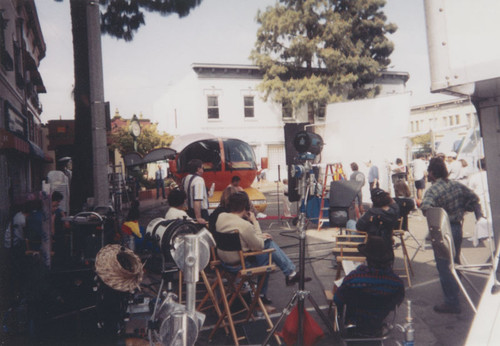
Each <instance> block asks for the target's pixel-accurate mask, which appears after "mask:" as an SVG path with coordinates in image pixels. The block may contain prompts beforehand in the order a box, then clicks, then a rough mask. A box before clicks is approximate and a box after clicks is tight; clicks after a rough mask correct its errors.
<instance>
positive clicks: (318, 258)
mask: <svg viewBox="0 0 500 346" xmlns="http://www.w3.org/2000/svg"><path fill="white" fill-rule="evenodd" d="M256 187H257V188H258V189H260V190H261V191H262V192H264V194H265V195H266V197H267V201H268V207H267V209H266V211H265V213H266V214H267V216H268V218H266V219H260V220H259V222H260V225H261V228H262V229H263V231H267V232H269V233H270V234H271V235H272V236H273V239H274V240H275V241H276V242H277V243H278V244H279V245H280V247H281V248H282V249H283V250H284V251H285V252H286V253H287V255H288V256H289V257H290V258H291V259H292V260H293V261H294V263H295V264H296V265H297V267H298V263H299V237H298V236H299V231H298V230H297V228H296V227H295V226H293V224H292V223H291V222H288V221H291V220H282V221H280V220H277V219H276V216H277V215H278V208H277V206H278V201H279V202H280V203H283V201H282V200H281V198H282V196H278V195H277V193H276V184H274V183H270V182H267V183H266V182H264V183H261V184H258V185H256ZM167 208H168V206H167V203H166V201H165V200H163V199H159V200H150V201H142V202H141V214H142V216H141V224H142V225H143V226H147V224H148V223H149V221H151V220H152V219H153V218H156V217H163V215H164V214H165V212H166V209H167ZM282 211H283V207H282V206H281V207H280V214H282ZM292 213H296V206H293V205H292ZM473 219H474V218H473V215H467V216H466V220H465V225H464V241H463V247H462V253H463V255H464V258H465V260H466V261H468V262H469V263H484V262H485V261H487V259H488V257H489V255H490V251H489V248H488V244H483V243H481V244H479V245H478V246H477V247H474V246H473V245H472V242H471V241H469V240H468V238H469V237H470V236H471V235H472V231H473V226H474V220H473ZM409 229H410V231H411V232H412V234H413V235H414V236H415V238H416V240H417V241H418V243H417V241H416V240H415V239H413V237H411V236H407V237H406V240H405V241H406V245H407V248H408V250H409V252H410V256H411V257H412V258H413V260H412V266H413V271H414V275H413V276H412V277H411V281H412V285H411V287H409V286H408V281H407V280H406V279H404V281H405V284H406V290H405V301H404V303H403V304H401V306H400V307H399V308H398V309H397V313H396V317H395V323H396V324H397V325H400V326H403V325H405V323H406V322H407V311H408V309H407V300H410V301H411V318H412V323H413V328H414V329H415V344H416V345H454V346H455V345H463V344H464V343H465V340H466V338H467V334H468V331H469V328H470V325H471V322H472V320H473V318H474V312H473V310H472V309H471V307H470V306H469V305H468V303H467V301H466V300H465V298H464V297H463V296H462V299H461V302H462V305H461V307H462V313H461V314H438V313H436V312H434V311H433V306H434V305H435V304H439V303H441V302H442V291H441V286H440V283H439V278H438V274H437V270H436V267H435V262H434V255H433V251H432V248H431V247H430V244H429V243H428V242H427V243H426V241H425V238H426V236H427V233H428V231H427V223H426V219H425V217H424V216H423V215H422V214H421V212H420V211H416V212H414V213H412V214H410V217H409ZM334 232H335V231H334V230H333V229H328V228H321V229H320V230H317V225H316V224H314V223H313V222H310V223H309V224H308V226H307V230H306V244H307V246H306V255H305V268H306V270H305V275H306V276H308V277H311V278H312V281H310V282H307V283H306V284H305V290H306V291H308V292H309V294H308V295H307V297H308V298H309V299H306V300H305V306H306V308H307V310H308V311H309V312H310V313H311V316H312V317H313V318H314V320H315V321H316V322H317V323H318V324H319V325H320V326H321V328H322V329H323V331H324V332H325V336H324V338H323V339H322V340H320V341H319V342H318V344H319V345H331V344H340V341H339V339H338V336H337V335H335V334H333V335H332V334H331V333H329V332H328V328H327V327H326V326H325V324H324V323H323V320H322V318H320V317H319V316H318V314H317V313H316V311H315V308H314V307H313V305H312V304H311V302H310V300H311V299H312V300H314V301H315V303H316V304H317V305H318V306H319V308H320V309H321V311H322V312H323V314H324V315H326V316H327V318H328V320H329V321H331V323H333V314H329V302H328V301H327V299H326V296H325V290H331V289H332V287H333V282H334V278H335V274H336V267H335V264H334V260H333V255H332V251H331V250H332V248H333V246H334V239H333V234H334ZM419 244H420V245H422V246H421V247H419ZM395 255H396V262H395V266H394V267H395V268H402V267H403V262H402V251H401V250H400V247H399V248H396V250H395ZM398 273H399V274H403V271H398ZM471 279H472V282H473V283H474V285H475V286H476V287H478V289H479V291H480V292H482V289H483V288H484V284H485V279H482V278H471ZM466 289H467V290H468V291H469V292H470V293H469V294H470V296H471V298H472V300H473V301H474V302H475V304H477V303H478V302H479V295H478V294H476V293H475V292H474V291H473V290H472V289H471V286H469V285H466ZM296 292H297V287H287V286H286V285H285V277H284V275H282V274H281V273H280V272H279V271H278V272H276V273H274V274H272V275H271V278H270V283H269V290H268V298H270V299H271V300H272V304H271V306H272V307H274V308H275V310H274V312H272V313H271V318H272V320H273V322H274V323H276V321H278V319H279V318H280V317H281V316H282V314H283V313H285V312H288V309H287V307H288V308H292V307H293V306H294V305H291V306H290V305H289V302H290V299H291V297H292V296H293V295H294V294H295V293H296ZM284 320H285V318H283V320H282V323H280V325H279V326H278V328H277V330H278V331H279V330H281V329H282V327H283V321H284ZM139 323H140V322H139ZM144 323H145V322H144ZM213 323H214V318H213V316H210V312H207V318H206V320H205V323H204V325H203V328H202V330H201V331H200V333H199V335H198V339H197V343H196V344H197V345H232V344H233V341H232V339H231V337H230V336H226V335H225V333H224V330H223V329H220V330H218V331H217V333H216V336H215V339H214V340H213V341H212V342H209V341H208V334H209V333H210V331H211V329H212V327H213ZM237 330H238V334H239V335H246V337H247V339H246V340H245V341H243V342H242V344H261V343H262V341H263V340H264V339H265V336H266V335H267V331H266V329H265V326H264V323H263V321H262V320H257V321H254V322H250V323H248V324H247V325H246V326H240V327H238V329H237ZM404 339H405V335H404V333H403V332H402V331H401V328H399V327H396V328H395V330H393V332H392V334H391V337H390V339H389V340H387V341H386V342H385V343H384V344H385V345H398V344H402V342H403V341H404ZM270 342H271V344H272V343H274V342H275V341H274V340H273V339H271V341H270Z"/></svg>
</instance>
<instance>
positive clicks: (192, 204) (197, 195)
mask: <svg viewBox="0 0 500 346" xmlns="http://www.w3.org/2000/svg"><path fill="white" fill-rule="evenodd" d="M187 170H188V172H189V174H188V175H187V176H186V177H185V178H184V181H183V182H182V186H183V188H184V191H185V192H186V195H187V203H188V210H187V214H188V215H189V216H190V217H192V218H193V220H195V221H196V222H197V223H199V224H200V225H207V223H208V221H207V220H208V216H209V215H208V193H207V187H206V186H205V180H204V179H203V177H202V176H203V172H204V170H203V162H202V161H201V160H199V159H192V160H191V161H189V162H188V165H187Z"/></svg>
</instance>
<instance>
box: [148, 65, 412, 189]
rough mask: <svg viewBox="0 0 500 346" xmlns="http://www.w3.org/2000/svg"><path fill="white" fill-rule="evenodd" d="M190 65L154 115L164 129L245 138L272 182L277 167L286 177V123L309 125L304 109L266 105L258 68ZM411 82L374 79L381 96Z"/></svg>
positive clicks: (398, 77)
mask: <svg viewBox="0 0 500 346" xmlns="http://www.w3.org/2000/svg"><path fill="white" fill-rule="evenodd" d="M192 67H193V71H192V72H191V73H189V74H188V75H187V76H186V77H185V78H184V79H182V80H181V81H180V82H179V83H178V84H176V85H174V86H172V87H171V88H170V89H169V90H168V92H167V94H166V95H165V97H164V98H163V99H162V100H160V101H159V102H157V104H156V105H155V108H154V113H155V117H156V118H157V119H162V120H161V122H162V123H163V124H167V127H166V131H167V132H168V133H170V134H173V135H183V134H188V133H194V132H208V133H211V134H214V135H216V136H221V137H234V138H238V139H241V140H244V141H246V142H248V143H249V144H250V145H251V146H252V147H253V149H254V151H255V154H256V158H257V162H258V163H259V162H261V158H264V157H267V158H268V162H269V172H268V174H267V179H268V180H271V181H273V180H276V179H277V178H278V169H277V168H278V165H279V166H280V169H281V173H282V174H283V173H284V172H286V165H285V138H284V130H283V128H284V124H285V123H289V122H291V123H303V122H307V112H306V110H305V109H304V110H301V111H299V112H296V113H292V112H290V111H289V110H287V109H286V108H283V107H282V105H281V104H277V103H275V102H273V101H271V100H268V101H267V102H264V101H263V99H262V97H261V94H260V93H259V91H258V90H257V86H258V84H259V83H260V82H261V80H262V73H261V72H260V70H259V68H258V67H257V66H252V65H222V64H198V63H195V64H193V65H192ZM408 78H409V75H408V73H406V72H383V74H382V77H381V78H380V79H379V80H377V81H376V84H377V85H380V86H381V89H382V90H381V93H380V95H388V94H399V93H404V92H405V85H406V81H407V80H408ZM325 106H326V105H325ZM324 121H325V108H320V110H319V112H318V114H316V116H315V122H316V123H322V122H324ZM284 174H286V173H284ZM282 177H283V175H282Z"/></svg>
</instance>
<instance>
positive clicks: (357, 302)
mask: <svg viewBox="0 0 500 346" xmlns="http://www.w3.org/2000/svg"><path fill="white" fill-rule="evenodd" d="M358 250H359V252H360V253H362V254H363V255H365V256H366V261H367V263H368V265H364V264H361V265H360V266H358V267H357V268H356V269H355V270H353V271H352V272H350V273H349V274H348V275H347V276H346V277H345V278H344V280H343V282H342V285H340V287H339V288H338V290H337V291H336V292H335V296H334V301H335V305H336V306H337V309H338V312H339V313H342V312H343V309H344V305H347V310H346V315H345V321H344V322H346V323H348V324H354V325H356V329H355V332H357V333H361V334H365V335H377V334H378V333H380V332H381V330H382V326H383V321H384V318H385V317H386V316H387V315H388V314H389V312H390V311H392V310H394V308H395V307H396V305H400V304H401V302H402V301H403V298H404V295H405V289H404V284H403V281H402V280H401V279H400V278H399V276H398V275H396V274H395V273H394V271H393V270H392V268H391V265H392V263H393V262H394V254H393V253H392V252H391V251H390V250H391V248H390V247H388V246H387V244H386V242H385V241H384V240H383V239H382V238H381V237H378V236H369V237H368V241H367V242H366V244H360V245H358Z"/></svg>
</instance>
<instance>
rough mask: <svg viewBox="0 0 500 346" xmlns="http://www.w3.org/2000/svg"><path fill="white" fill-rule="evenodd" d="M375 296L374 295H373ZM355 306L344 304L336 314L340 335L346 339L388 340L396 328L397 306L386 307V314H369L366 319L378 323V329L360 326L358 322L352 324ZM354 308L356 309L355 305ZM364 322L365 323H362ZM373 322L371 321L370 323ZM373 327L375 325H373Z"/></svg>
mask: <svg viewBox="0 0 500 346" xmlns="http://www.w3.org/2000/svg"><path fill="white" fill-rule="evenodd" d="M372 298H373V297H372ZM352 309H353V307H351V306H348V305H347V304H344V305H343V307H342V310H341V311H339V312H338V314H337V316H336V323H337V327H338V328H339V332H340V337H341V338H342V339H343V340H344V341H364V342H366V341H376V340H379V341H381V340H386V339H387V338H389V336H390V334H391V332H392V330H393V329H394V322H395V320H396V311H397V306H393V307H392V308H390V309H384V313H383V315H385V314H386V315H385V316H382V315H380V316H367V318H366V319H365V321H364V322H365V323H366V321H371V322H372V323H373V322H374V324H375V325H377V328H376V329H377V330H374V329H371V328H370V329H371V330H364V329H363V328H359V327H358V326H357V325H356V324H352V323H353V322H354V323H356V322H355V321H352V320H351V318H350V317H349V314H350V312H349V311H350V310H351V312H352ZM354 309H356V308H355V307H354ZM362 324H363V323H362ZM369 324H371V323H369ZM372 327H373V326H372Z"/></svg>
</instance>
